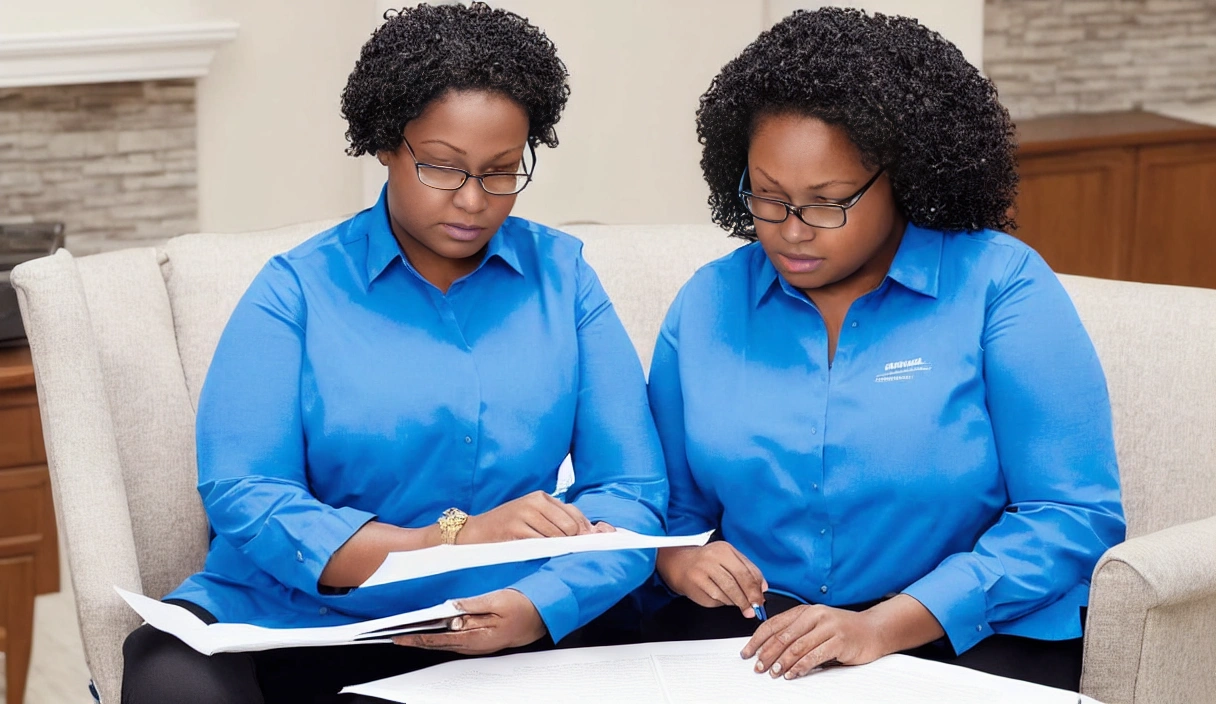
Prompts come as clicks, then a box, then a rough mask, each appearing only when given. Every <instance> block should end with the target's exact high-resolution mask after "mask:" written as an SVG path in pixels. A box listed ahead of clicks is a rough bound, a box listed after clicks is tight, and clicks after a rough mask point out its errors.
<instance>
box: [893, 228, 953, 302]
mask: <svg viewBox="0 0 1216 704" xmlns="http://www.w3.org/2000/svg"><path fill="white" fill-rule="evenodd" d="M944 238H945V235H944V234H943V233H942V232H941V231H939V230H927V229H925V228H923V227H918V226H916V225H913V224H912V223H908V226H907V228H905V229H904V238H903V241H902V242H900V243H899V251H897V252H896V253H895V259H894V260H893V261H892V262H891V268H890V269H889V270H888V271H887V278H889V279H891V280H892V281H895V282H896V283H898V284H900V285H901V286H903V287H904V288H906V289H908V290H910V291H915V292H917V293H920V294H923V295H925V296H929V297H930V298H937V279H938V274H939V273H940V272H941V267H942V246H943V243H944Z"/></svg>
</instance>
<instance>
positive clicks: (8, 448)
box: [0, 348, 59, 704]
mask: <svg viewBox="0 0 1216 704" xmlns="http://www.w3.org/2000/svg"><path fill="white" fill-rule="evenodd" d="M58 590H59V542H58V537H57V534H56V530H55V511H54V505H53V504H52V503H51V485H50V478H49V475H48V473H47V466H46V451H45V450H44V448H43V445H42V421H41V419H40V417H39V415H38V396H37V394H36V393H35V391H34V368H33V366H32V365H31V363H30V352H29V349H27V348H16V349H0V633H3V636H2V637H0V647H2V648H3V649H4V653H5V679H6V689H7V697H6V698H7V702H8V704H20V703H21V701H22V697H23V696H24V693H25V679H26V675H27V674H28V671H29V664H30V647H31V645H32V642H33V635H34V633H33V629H34V596H35V595H37V594H46V593H48V592H55V591H58Z"/></svg>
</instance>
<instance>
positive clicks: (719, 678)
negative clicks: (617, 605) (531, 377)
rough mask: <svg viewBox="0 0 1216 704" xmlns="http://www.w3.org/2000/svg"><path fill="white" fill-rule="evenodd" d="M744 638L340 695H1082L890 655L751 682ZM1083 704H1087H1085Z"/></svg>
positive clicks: (906, 699)
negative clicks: (797, 675) (792, 677)
mask: <svg viewBox="0 0 1216 704" xmlns="http://www.w3.org/2000/svg"><path fill="white" fill-rule="evenodd" d="M746 642H747V639H746V638H728V639H724V640H706V641H685V642H677V643H642V644H639V645H620V646H612V647H604V648H572V649H568V650H550V651H546V652H540V653H525V654H521V655H506V656H501V657H495V658H481V659H471V660H458V661H455V662H449V663H445V664H443V665H436V666H435V667H430V668H427V669H425V670H419V671H418V672H411V673H408V674H404V675H398V676H397V677H390V678H388V679H383V680H378V681H376V682H370V683H367V684H362V685H357V686H354V687H347V688H346V689H344V690H342V691H343V692H344V693H346V692H350V693H355V694H365V695H368V696H372V697H379V698H381V699H387V700H389V701H393V702H408V704H450V703H451V702H453V701H468V702H475V701H486V702H496V703H498V704H549V703H550V702H552V703H553V704H559V703H560V704H567V703H568V702H572V701H577V702H578V703H579V704H629V703H631V702H638V703H639V704H641V703H643V702H645V703H646V704H714V703H715V702H722V703H723V704H739V703H740V702H763V704H806V703H807V702H814V703H815V704H836V703H837V702H839V703H841V704H857V703H860V702H865V703H868V704H887V703H890V704H976V702H982V703H983V704H1077V703H1078V701H1081V699H1082V698H1081V697H1080V695H1078V694H1077V693H1075V692H1067V691H1064V690H1060V689H1052V688H1049V687H1043V686H1041V685H1037V684H1030V683H1029V682H1022V681H1020V680H1011V679H1006V678H1004V677H997V676H995V675H989V674H986V673H982V672H977V671H975V670H968V669H966V668H962V667H956V666H954V665H945V664H942V663H938V662H933V661H930V660H921V659H918V658H913V657H909V656H907V655H890V656H887V657H885V658H882V659H880V660H878V661H876V662H873V663H871V664H869V665H862V666H859V667H835V668H829V669H824V670H819V671H817V672H813V673H811V674H810V675H807V676H805V677H802V678H799V679H795V680H784V679H777V680H774V679H772V678H771V677H770V676H768V675H767V674H764V675H760V674H756V673H755V672H754V671H753V670H752V667H753V666H754V665H755V660H754V659H752V660H747V661H745V660H743V659H742V658H740V657H739V651H740V650H742V648H743V645H744V644H745V643H746ZM1086 701H1090V700H1088V699H1087V700H1086Z"/></svg>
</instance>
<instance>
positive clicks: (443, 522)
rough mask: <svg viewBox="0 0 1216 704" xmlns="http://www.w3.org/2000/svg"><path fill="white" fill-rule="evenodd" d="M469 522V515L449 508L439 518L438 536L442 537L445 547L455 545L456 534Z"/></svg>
mask: <svg viewBox="0 0 1216 704" xmlns="http://www.w3.org/2000/svg"><path fill="white" fill-rule="evenodd" d="M468 520H469V514H467V513H465V512H464V511H461V510H460V509H458V508H449V509H448V510H446V511H444V512H443V515H442V516H440V517H439V535H440V536H442V537H443V543H444V544H445V545H455V544H456V534H457V533H459V532H460V529H461V528H464V524H465V522H467V521H468Z"/></svg>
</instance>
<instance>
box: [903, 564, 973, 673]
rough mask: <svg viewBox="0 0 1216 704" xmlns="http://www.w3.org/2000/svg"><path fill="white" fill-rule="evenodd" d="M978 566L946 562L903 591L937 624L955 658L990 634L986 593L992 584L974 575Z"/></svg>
mask: <svg viewBox="0 0 1216 704" xmlns="http://www.w3.org/2000/svg"><path fill="white" fill-rule="evenodd" d="M976 569H981V568H980V567H979V566H978V565H973V566H965V565H961V564H959V563H958V562H957V561H950V560H947V561H946V562H943V563H942V564H941V565H939V566H938V567H937V569H935V570H933V571H932V572H930V573H929V574H927V575H925V576H924V577H922V578H920V579H919V580H917V581H916V582H914V583H913V584H912V586H910V587H908V588H907V589H905V590H904V592H903V593H904V594H907V595H908V596H910V597H912V598H913V599H916V600H917V601H919V602H920V603H921V604H922V605H923V606H924V607H925V608H926V609H928V610H929V613H931V614H933V617H934V618H936V619H937V622H938V623H940V624H941V626H942V630H944V631H945V632H946V637H947V638H949V639H950V645H952V646H953V647H954V653H955V655H962V654H963V653H964V652H966V651H967V650H970V649H971V648H972V647H973V646H974V645H975V644H976V643H979V642H980V641H981V640H983V639H985V638H987V637H988V636H990V635H992V626H990V625H989V624H988V593H987V590H988V589H989V588H990V587H991V586H992V584H993V583H995V582H996V579H995V578H994V577H985V579H984V580H983V582H986V583H982V582H981V580H980V578H979V577H978V576H977V575H976V573H975V571H974V570H976Z"/></svg>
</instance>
